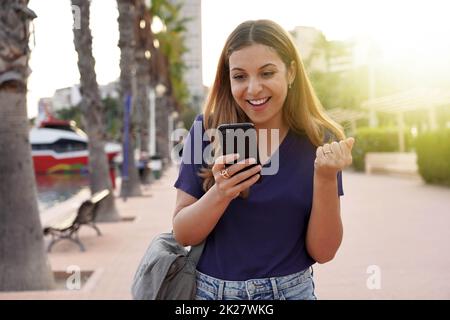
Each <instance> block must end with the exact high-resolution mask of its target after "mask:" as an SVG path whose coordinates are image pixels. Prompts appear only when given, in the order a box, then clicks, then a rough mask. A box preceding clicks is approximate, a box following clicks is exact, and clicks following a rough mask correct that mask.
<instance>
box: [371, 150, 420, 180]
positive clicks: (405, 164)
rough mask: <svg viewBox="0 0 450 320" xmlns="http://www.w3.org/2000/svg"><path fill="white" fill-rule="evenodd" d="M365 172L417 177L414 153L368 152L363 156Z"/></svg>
mask: <svg viewBox="0 0 450 320" xmlns="http://www.w3.org/2000/svg"><path fill="white" fill-rule="evenodd" d="M365 171H366V173H367V174H371V173H373V172H375V171H378V172H387V173H398V174H406V175H417V174H418V167H417V155H416V153H415V152H368V153H366V156H365Z"/></svg>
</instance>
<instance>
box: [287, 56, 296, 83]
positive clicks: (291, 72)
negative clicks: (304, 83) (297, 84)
mask: <svg viewBox="0 0 450 320" xmlns="http://www.w3.org/2000/svg"><path fill="white" fill-rule="evenodd" d="M296 75H297V64H296V63H295V61H294V60H292V61H291V64H290V66H289V68H288V83H289V84H292V83H293V82H294V80H295V77H296Z"/></svg>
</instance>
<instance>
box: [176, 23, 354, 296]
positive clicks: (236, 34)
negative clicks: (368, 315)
mask: <svg viewBox="0 0 450 320" xmlns="http://www.w3.org/2000/svg"><path fill="white" fill-rule="evenodd" d="M200 121H201V122H200ZM238 122H252V123H253V124H254V125H255V128H256V129H257V130H260V129H267V130H278V132H279V137H280V139H279V141H276V139H274V141H270V139H269V141H268V142H267V150H268V154H266V155H264V154H262V155H261V154H260V157H261V162H260V163H262V164H264V167H265V166H266V165H267V164H268V163H270V162H271V161H270V159H272V158H274V157H275V156H277V158H278V159H279V168H278V171H277V173H276V174H274V175H267V176H264V179H262V180H261V182H260V183H256V181H257V180H258V179H259V178H260V172H261V169H262V167H261V165H258V166H254V167H253V168H251V169H249V170H246V171H243V172H240V173H237V172H238V171H240V170H241V169H243V168H245V167H246V166H249V165H251V164H252V163H254V159H253V161H251V160H249V159H246V160H245V161H240V162H238V163H236V164H233V165H231V166H229V167H227V168H225V163H231V162H233V161H234V160H235V159H237V157H238V155H235V154H228V155H224V156H216V158H215V159H214V162H213V164H212V165H209V166H206V165H205V163H206V160H205V159H202V161H201V163H199V161H198V152H195V151H194V150H197V149H198V147H197V146H198V145H199V144H200V145H201V148H200V149H201V150H200V151H204V150H205V148H206V147H207V146H208V144H209V143H208V141H202V134H203V133H204V132H205V130H209V129H214V128H217V127H218V126H219V125H220V124H223V123H238ZM198 123H201V124H202V126H201V127H202V128H201V130H200V131H201V132H200V134H199V133H198V131H199V130H197V129H196V128H198V126H196V125H194V126H193V127H192V129H191V132H190V135H189V136H188V139H187V142H186V144H185V149H184V151H185V154H184V157H183V161H182V163H181V167H180V173H179V177H178V179H177V181H176V182H175V187H176V188H177V189H178V190H177V201H176V208H175V213H174V217H173V232H174V235H175V238H176V239H177V241H178V242H179V243H180V244H182V245H185V246H187V245H197V244H200V243H202V242H203V241H206V242H205V247H204V250H203V254H202V256H201V258H200V261H199V263H198V265H197V270H198V273H197V296H196V298H197V299H207V300H208V299H265V300H267V299H316V296H315V294H314V282H313V278H312V272H311V269H312V268H311V266H312V265H313V264H314V263H315V262H319V263H325V262H328V261H330V260H331V259H333V257H334V256H335V254H336V252H337V250H338V248H339V246H340V243H341V240H342V222H341V218H340V202H339V201H340V200H339V196H341V195H343V191H342V181H341V170H342V169H344V168H345V167H346V166H348V165H350V164H351V162H352V158H351V149H352V146H353V142H354V140H353V138H348V139H345V137H344V133H343V131H342V129H341V128H340V126H339V125H338V124H336V123H334V122H333V121H332V120H331V119H329V118H328V117H327V116H326V115H325V113H324V111H323V108H322V107H321V105H320V103H319V101H318V99H317V98H316V96H315V94H314V91H313V89H312V87H311V84H310V82H309V80H308V78H307V75H306V72H305V69H304V67H303V64H302V62H301V60H300V57H299V54H298V52H297V50H296V48H295V46H294V44H293V42H292V40H291V38H290V36H289V34H288V33H287V32H286V31H285V30H283V29H282V28H281V27H280V26H279V25H277V24H276V23H274V22H272V21H268V20H258V21H247V22H244V23H242V24H240V25H239V26H238V27H237V28H236V29H235V30H234V31H233V32H232V33H231V35H230V36H229V38H228V39H227V41H226V43H225V46H224V48H223V51H222V54H221V56H220V59H219V64H218V67H217V74H216V78H215V81H214V84H213V86H212V88H211V92H210V95H209V97H208V100H207V102H206V105H205V109H204V114H203V115H202V116H199V117H198V118H197V124H198ZM258 132H259V131H258ZM268 136H270V134H268ZM327 136H328V137H331V136H335V137H337V138H338V139H339V140H340V141H339V142H336V141H334V142H331V141H329V142H330V143H326V144H323V143H324V141H325V139H326V137H327ZM344 139H345V140H344ZM213 145H214V144H213ZM217 148H218V146H217V145H215V146H214V150H218V149H217ZM189 149H190V150H191V151H189V152H186V151H187V150H189ZM197 151H198V150H197ZM195 153H197V154H195ZM214 154H216V155H218V154H219V153H214ZM236 173H237V174H236ZM248 190H249V191H250V193H246V191H248Z"/></svg>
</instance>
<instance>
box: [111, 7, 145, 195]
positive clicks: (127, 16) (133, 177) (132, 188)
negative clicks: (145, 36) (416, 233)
mask: <svg viewBox="0 0 450 320" xmlns="http://www.w3.org/2000/svg"><path fill="white" fill-rule="evenodd" d="M135 6H136V0H117V7H118V10H119V18H118V22H119V33H120V36H119V48H120V101H121V102H122V103H124V102H125V98H126V97H129V96H131V97H132V98H135V97H136V95H135V88H133V87H135V86H133V82H134V81H135V75H136V61H135V53H134V51H135V46H136V40H135V30H134V28H135V22H136V7H135ZM134 83H136V82H134ZM133 89H134V90H133ZM133 104H134V102H133ZM134 127H135V123H134V121H131V125H130V128H129V131H128V132H129V148H126V147H125V143H126V141H125V140H124V148H123V150H128V152H127V155H128V166H127V168H126V169H127V170H128V178H127V179H123V180H122V185H121V190H120V193H121V196H123V197H130V196H139V195H141V194H142V192H141V188H140V183H139V176H138V171H137V168H136V166H135V158H134V147H135V140H136V139H135V136H134Z"/></svg>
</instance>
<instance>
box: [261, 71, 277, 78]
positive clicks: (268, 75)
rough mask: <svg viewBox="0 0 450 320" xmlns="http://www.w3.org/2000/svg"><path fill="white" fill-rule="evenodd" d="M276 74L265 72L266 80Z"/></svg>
mask: <svg viewBox="0 0 450 320" xmlns="http://www.w3.org/2000/svg"><path fill="white" fill-rule="evenodd" d="M274 73H275V72H273V71H265V72H263V76H264V77H266V78H269V77H271V76H273V75H274Z"/></svg>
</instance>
